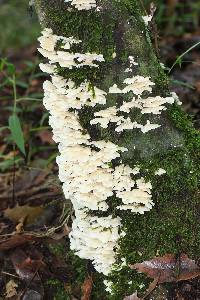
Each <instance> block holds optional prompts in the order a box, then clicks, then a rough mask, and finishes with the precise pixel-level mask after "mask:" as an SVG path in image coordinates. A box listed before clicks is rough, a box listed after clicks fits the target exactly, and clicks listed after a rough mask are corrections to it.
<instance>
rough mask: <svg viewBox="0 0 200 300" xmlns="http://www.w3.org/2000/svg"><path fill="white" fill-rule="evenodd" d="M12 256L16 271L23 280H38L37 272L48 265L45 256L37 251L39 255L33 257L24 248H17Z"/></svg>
mask: <svg viewBox="0 0 200 300" xmlns="http://www.w3.org/2000/svg"><path fill="white" fill-rule="evenodd" d="M10 258H11V261H12V263H13V266H14V268H15V271H16V273H17V274H18V275H19V277H20V278H22V279H23V280H28V281H31V280H34V279H37V280H38V279H39V277H38V276H37V272H38V271H39V270H40V269H42V268H44V267H45V266H46V265H45V263H44V262H43V256H42V254H41V253H39V252H38V253H37V257H35V258H31V257H30V256H27V254H26V253H25V252H24V251H23V250H21V249H16V250H15V251H14V252H13V253H12V254H11V256H10Z"/></svg>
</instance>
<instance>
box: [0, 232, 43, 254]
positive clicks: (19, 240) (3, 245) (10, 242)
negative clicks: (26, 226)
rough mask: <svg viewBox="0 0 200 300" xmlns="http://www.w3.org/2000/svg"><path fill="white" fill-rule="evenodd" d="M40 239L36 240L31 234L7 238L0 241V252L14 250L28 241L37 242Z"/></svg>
mask: <svg viewBox="0 0 200 300" xmlns="http://www.w3.org/2000/svg"><path fill="white" fill-rule="evenodd" d="M39 239H40V238H37V237H35V236H33V235H31V234H24V235H22V234H15V235H13V236H11V237H8V238H4V239H3V238H1V241H0V251H6V250H9V249H12V248H16V247H18V246H21V245H23V244H26V243H28V242H30V241H37V240H39Z"/></svg>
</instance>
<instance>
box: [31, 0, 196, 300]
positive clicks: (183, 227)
mask: <svg viewBox="0 0 200 300" xmlns="http://www.w3.org/2000/svg"><path fill="white" fill-rule="evenodd" d="M97 2H98V4H99V6H100V7H101V9H100V11H95V10H88V11H78V10H72V11H69V10H67V4H66V3H64V1H63V0H57V1H54V0H35V7H36V11H37V13H38V16H39V19H40V23H41V25H42V27H43V28H45V27H47V28H52V29H53V31H54V33H55V34H58V35H62V36H66V37H70V36H73V37H75V38H77V39H79V40H81V41H82V43H81V51H83V52H84V53H87V52H91V53H93V52H95V53H100V54H103V56H104V58H105V63H104V65H103V67H100V68H99V69H95V71H88V69H84V70H83V71H80V70H79V71H77V70H76V71H73V70H69V71H67V72H66V70H65V71H63V70H62V68H61V69H60V73H61V74H62V76H64V77H66V78H71V79H73V80H74V81H75V82H77V83H78V84H79V83H81V82H82V81H84V80H85V79H87V80H88V81H90V82H91V84H92V85H95V86H97V87H98V88H100V89H102V90H108V89H109V87H110V86H112V85H113V84H115V83H116V84H118V85H119V86H120V83H121V82H123V80H124V79H125V78H126V77H127V74H126V73H124V70H125V68H126V67H127V61H128V57H129V56H130V55H131V56H134V58H135V60H136V61H137V63H138V66H135V67H134V69H133V72H132V75H141V76H145V77H148V76H149V77H151V80H152V81H153V82H154V83H155V86H154V87H153V93H152V94H153V95H155V96H157V95H160V96H162V97H166V96H169V95H170V92H169V85H168V78H167V77H166V75H165V73H164V71H163V69H162V67H161V65H160V63H159V61H158V59H157V57H156V55H155V51H154V49H153V47H152V45H151V41H150V36H149V32H148V29H147V27H146V26H145V24H144V22H143V19H142V15H143V14H144V13H143V12H142V10H141V8H140V7H139V6H138V2H139V1H136V0H121V1H117V0H102V1H97ZM113 53H116V57H115V58H113ZM123 100H124V99H123V96H122V95H118V94H114V95H111V96H110V97H108V99H107V107H109V106H113V105H116V104H122V102H123ZM94 111H95V108H88V107H87V108H84V109H82V110H81V111H80V113H79V117H80V120H81V123H82V126H83V127H84V128H85V129H87V130H88V132H89V133H90V135H91V137H92V138H94V139H104V140H109V141H112V142H113V143H116V144H118V145H120V146H124V147H126V148H128V150H129V151H128V152H124V153H123V154H122V156H121V159H122V162H123V163H124V164H126V165H129V166H130V167H133V166H135V165H139V166H140V168H141V170H142V174H143V175H144V176H145V177H146V178H147V179H148V180H150V181H151V183H152V185H153V190H152V198H153V201H154V203H155V206H154V207H153V209H152V210H151V211H149V212H146V213H145V214H144V215H138V214H133V213H131V212H122V211H121V212H120V213H118V215H120V217H121V218H122V223H123V226H124V229H125V231H126V236H125V237H124V238H123V239H122V240H121V242H120V254H119V256H121V257H123V258H126V261H127V263H128V264H133V263H135V262H140V261H144V260H147V259H151V258H153V257H155V256H156V255H158V254H159V255H164V254H166V253H175V254H177V255H179V254H180V253H187V254H188V255H189V256H190V257H191V258H195V259H196V258H197V257H198V252H199V247H200V222H199V208H200V203H199V192H198V188H199V177H200V176H199V175H200V167H199V157H200V137H199V135H198V133H197V132H196V131H195V129H194V128H193V126H192V124H191V121H190V120H189V118H188V117H187V116H186V115H185V114H184V113H183V112H182V111H181V109H180V107H179V106H178V105H177V104H173V105H169V107H168V109H167V110H166V111H164V112H162V114H161V115H151V116H149V115H148V117H147V116H146V115H141V114H140V113H135V112H134V114H133V113H130V115H129V116H130V118H134V119H135V120H137V121H139V122H142V123H145V121H146V120H147V119H148V120H150V121H151V123H159V124H161V125H162V126H161V127H159V128H158V129H156V130H152V131H149V132H147V133H145V134H144V133H142V132H140V131H137V130H136V131H135V130H125V131H123V132H122V133H116V132H115V131H114V130H113V127H112V126H109V127H108V128H106V129H102V128H101V129H100V128H99V127H98V126H96V127H95V129H94V127H91V125H90V120H91V119H92V117H93V114H94ZM158 168H163V169H164V170H166V174H165V175H163V176H155V171H156V170H157V169H158ZM110 201H112V203H113V204H112V205H111V207H112V210H113V211H112V213H113V214H115V211H116V209H115V207H116V205H115V199H114V198H113V199H111V200H110ZM110 279H111V280H112V281H113V283H114V285H113V286H114V295H112V296H107V297H108V298H106V299H116V300H120V299H123V297H124V295H126V294H131V293H132V292H134V291H135V290H138V291H140V290H141V284H143V283H145V284H146V282H147V283H148V280H147V281H146V278H145V276H143V275H141V274H140V275H139V274H137V273H136V272H135V271H133V270H130V269H129V268H128V267H127V268H123V270H122V271H116V272H113V273H112V274H111V275H110ZM130 281H132V284H130ZM144 288H145V287H144ZM109 297H110V298H109ZM96 299H97V298H96ZM99 299H100V298H99Z"/></svg>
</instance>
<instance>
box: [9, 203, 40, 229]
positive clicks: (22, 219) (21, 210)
mask: <svg viewBox="0 0 200 300" xmlns="http://www.w3.org/2000/svg"><path fill="white" fill-rule="evenodd" d="M43 211H44V207H42V206H33V207H32V206H29V205H23V206H19V205H16V206H15V207H13V208H7V209H6V210H5V211H4V216H5V217H7V218H8V219H10V220H11V221H14V222H17V223H18V224H17V226H18V227H17V226H16V231H17V232H20V231H18V229H20V227H23V225H24V223H26V224H32V223H33V222H34V221H35V220H36V219H37V218H38V217H39V216H41V215H42V214H43ZM21 229H22V228H21Z"/></svg>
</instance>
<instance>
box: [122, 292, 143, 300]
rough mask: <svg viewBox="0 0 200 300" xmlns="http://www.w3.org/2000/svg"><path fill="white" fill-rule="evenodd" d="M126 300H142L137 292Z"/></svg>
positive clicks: (125, 299)
mask: <svg viewBox="0 0 200 300" xmlns="http://www.w3.org/2000/svg"><path fill="white" fill-rule="evenodd" d="M124 300H142V298H138V296H137V292H135V293H134V294H132V295H130V296H126V297H125V298H124Z"/></svg>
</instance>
